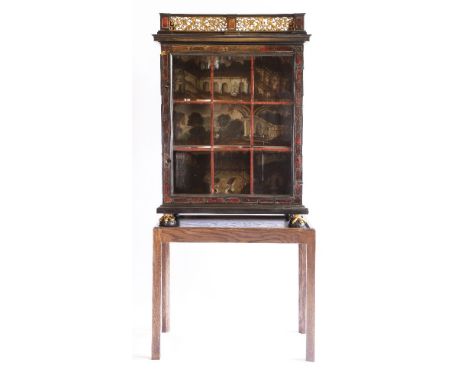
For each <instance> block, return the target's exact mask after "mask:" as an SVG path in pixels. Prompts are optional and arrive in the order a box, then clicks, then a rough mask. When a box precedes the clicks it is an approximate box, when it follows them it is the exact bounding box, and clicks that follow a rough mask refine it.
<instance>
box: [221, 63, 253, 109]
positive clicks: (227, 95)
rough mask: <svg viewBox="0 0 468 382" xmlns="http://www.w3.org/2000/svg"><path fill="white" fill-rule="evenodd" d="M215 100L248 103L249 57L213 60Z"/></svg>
mask: <svg viewBox="0 0 468 382" xmlns="http://www.w3.org/2000/svg"><path fill="white" fill-rule="evenodd" d="M213 91H214V99H215V100H238V101H250V57H239V56H237V57H236V56H218V57H215V58H214V81H213Z"/></svg>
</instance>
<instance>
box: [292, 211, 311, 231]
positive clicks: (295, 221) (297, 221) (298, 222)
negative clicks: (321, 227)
mask: <svg viewBox="0 0 468 382" xmlns="http://www.w3.org/2000/svg"><path fill="white" fill-rule="evenodd" d="M288 225H289V227H291V228H304V227H308V224H307V221H306V220H305V219H304V217H303V216H302V215H297V214H296V215H292V216H291V217H290V219H289V224H288Z"/></svg>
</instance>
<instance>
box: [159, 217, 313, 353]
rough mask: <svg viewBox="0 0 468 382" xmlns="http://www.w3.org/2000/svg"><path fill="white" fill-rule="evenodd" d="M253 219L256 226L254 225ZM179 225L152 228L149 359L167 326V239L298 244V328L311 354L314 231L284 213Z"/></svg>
mask: <svg viewBox="0 0 468 382" xmlns="http://www.w3.org/2000/svg"><path fill="white" fill-rule="evenodd" d="M255 219H257V222H256V223H258V226H259V228H257V227H256V224H254V223H255ZM180 223H181V226H180V227H170V228H167V227H155V228H154V257H153V343H152V359H159V358H160V333H161V329H162V331H168V330H169V297H170V296H169V294H170V290H169V261H170V260H169V259H170V253H169V243H171V242H193V243H215V242H221V243H228V242H229V243H296V244H299V332H301V333H304V332H305V333H306V360H307V361H314V358H315V348H314V346H315V338H314V336H315V317H314V314H315V305H314V304H315V231H314V230H313V229H310V228H287V226H286V224H287V223H286V222H285V219H284V217H271V216H269V217H255V218H250V219H247V218H245V217H243V218H242V219H232V218H229V219H223V218H221V219H219V220H217V219H212V218H211V219H210V218H200V217H184V218H183V219H180Z"/></svg>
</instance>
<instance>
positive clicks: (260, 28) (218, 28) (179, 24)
mask: <svg viewBox="0 0 468 382" xmlns="http://www.w3.org/2000/svg"><path fill="white" fill-rule="evenodd" d="M294 28H295V23H294V17H291V16H239V17H222V16H171V17H169V30H171V31H175V32H226V31H228V30H229V31H237V32H287V31H293V30H294Z"/></svg>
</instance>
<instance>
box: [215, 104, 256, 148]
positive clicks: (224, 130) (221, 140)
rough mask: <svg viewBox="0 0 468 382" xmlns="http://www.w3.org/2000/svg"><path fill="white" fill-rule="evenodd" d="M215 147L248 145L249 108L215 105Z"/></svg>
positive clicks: (239, 105)
mask: <svg viewBox="0 0 468 382" xmlns="http://www.w3.org/2000/svg"><path fill="white" fill-rule="evenodd" d="M214 143H215V145H250V106H249V105H241V104H235V105H228V104H215V106H214Z"/></svg>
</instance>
